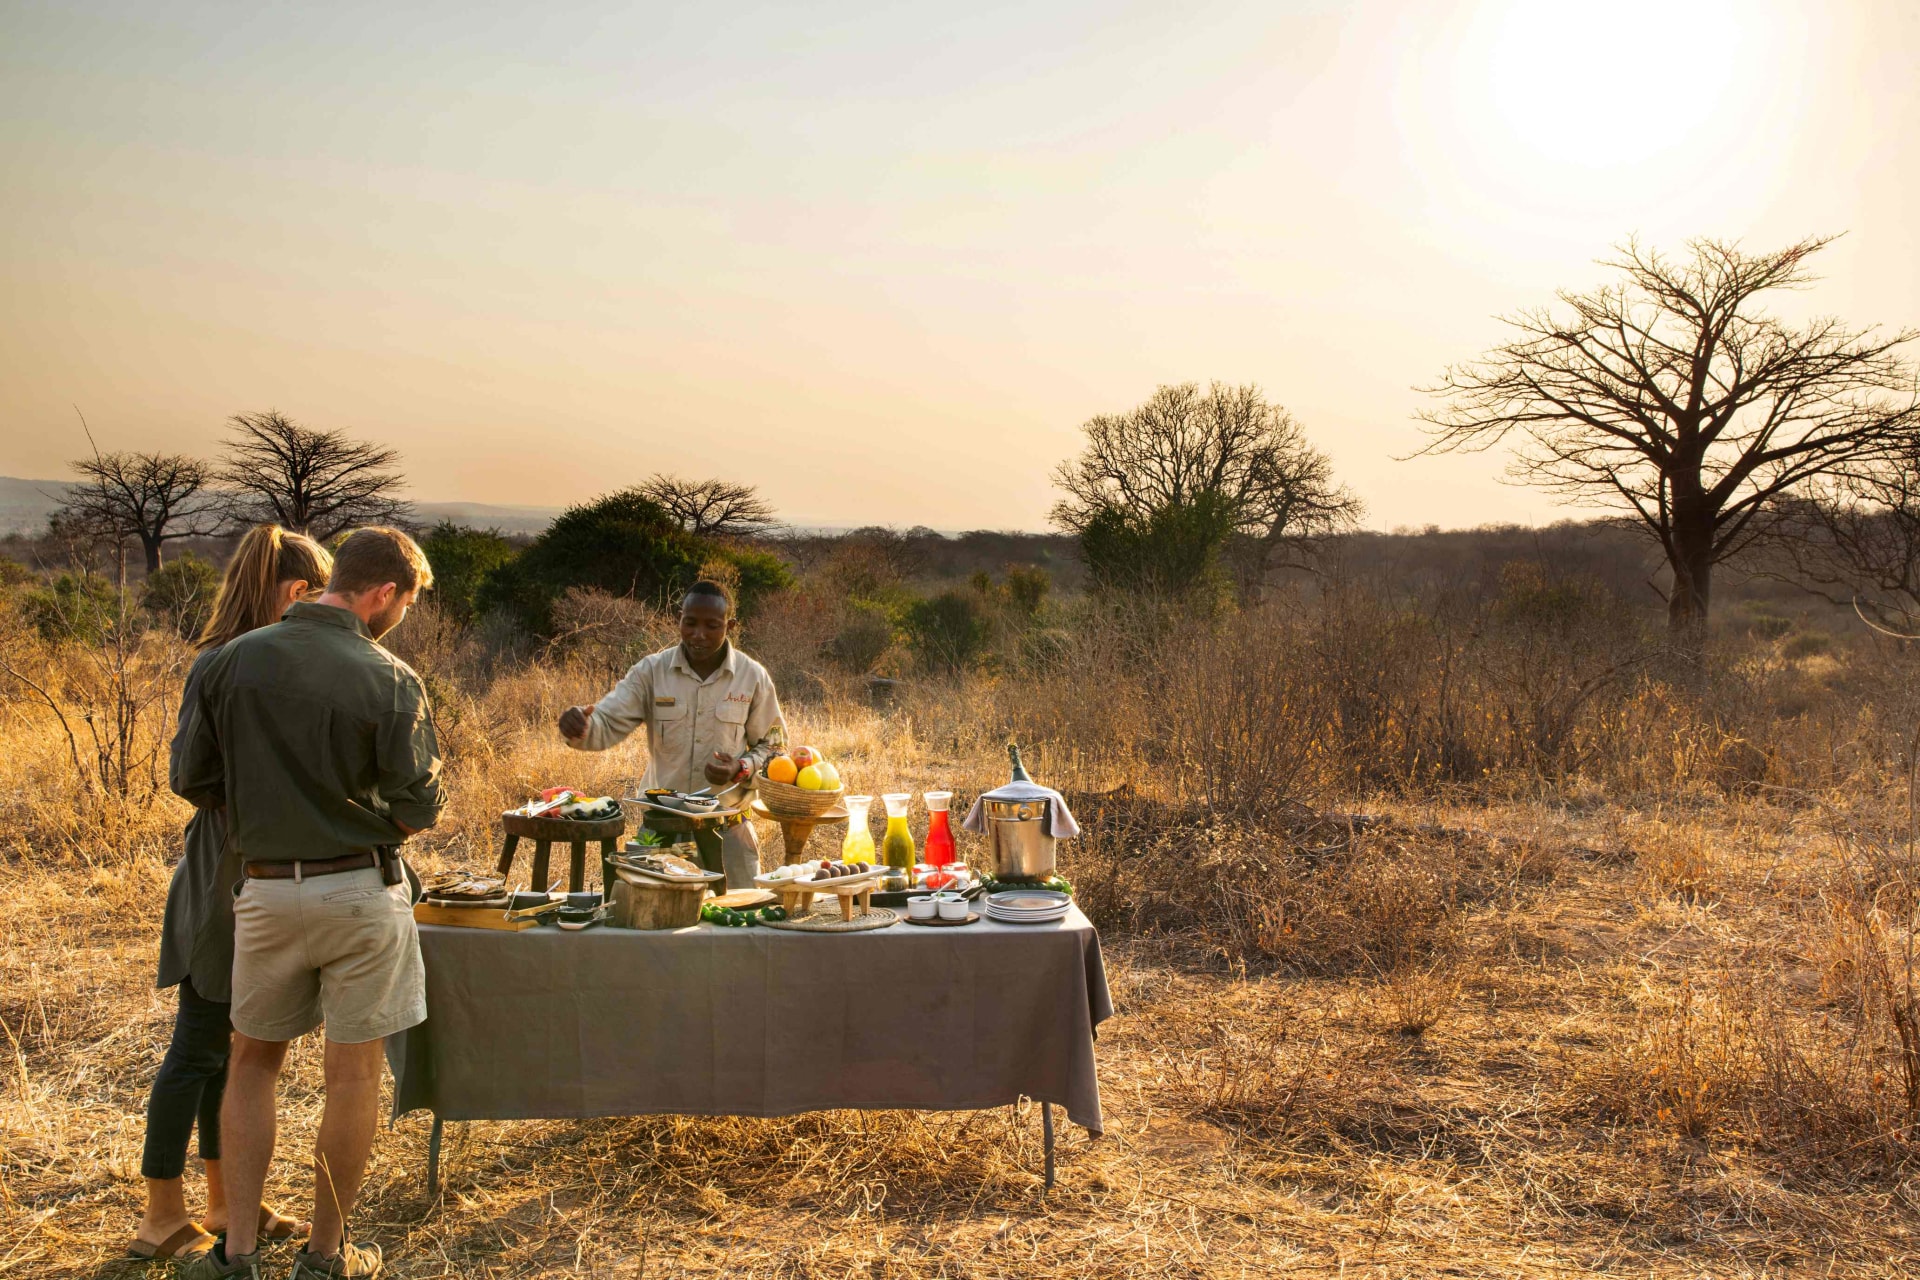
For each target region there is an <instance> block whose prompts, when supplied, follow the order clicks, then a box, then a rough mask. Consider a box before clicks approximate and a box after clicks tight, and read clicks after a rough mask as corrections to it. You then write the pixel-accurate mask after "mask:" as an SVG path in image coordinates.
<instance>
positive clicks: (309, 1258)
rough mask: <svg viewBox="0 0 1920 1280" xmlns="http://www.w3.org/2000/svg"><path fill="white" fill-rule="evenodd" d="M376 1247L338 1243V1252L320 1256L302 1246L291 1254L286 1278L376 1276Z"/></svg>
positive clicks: (315, 1279)
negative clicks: (289, 1273) (290, 1265)
mask: <svg viewBox="0 0 1920 1280" xmlns="http://www.w3.org/2000/svg"><path fill="white" fill-rule="evenodd" d="M380 1266H381V1262H380V1246H379V1245H377V1244H354V1243H352V1242H351V1241H345V1240H343V1241H341V1242H340V1252H338V1253H336V1254H334V1255H333V1256H332V1257H331V1258H323V1257H321V1256H320V1255H319V1254H317V1253H308V1252H307V1251H306V1250H305V1249H302V1250H300V1252H298V1253H296V1254H294V1255H293V1274H292V1275H291V1276H289V1277H288V1280H334V1277H336V1276H355V1277H366V1276H377V1275H379V1274H380Z"/></svg>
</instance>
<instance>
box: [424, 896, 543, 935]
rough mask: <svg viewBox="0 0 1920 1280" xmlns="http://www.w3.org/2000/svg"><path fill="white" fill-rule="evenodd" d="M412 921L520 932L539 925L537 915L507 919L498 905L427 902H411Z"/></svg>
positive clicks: (458, 927) (460, 927) (462, 927)
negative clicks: (484, 905) (447, 904)
mask: <svg viewBox="0 0 1920 1280" xmlns="http://www.w3.org/2000/svg"><path fill="white" fill-rule="evenodd" d="M413 922H414V923H415V924H444V925H451V926H452V927H454V928H456V929H498V930H500V931H502V932H504V933H520V932H522V931H523V930H526V929H537V928H538V927H539V926H540V919H539V917H538V916H533V917H529V918H527V919H524V920H509V919H507V917H506V913H505V912H504V911H503V910H502V909H501V908H499V907H436V906H434V905H433V904H432V903H429V902H416V903H414V904H413Z"/></svg>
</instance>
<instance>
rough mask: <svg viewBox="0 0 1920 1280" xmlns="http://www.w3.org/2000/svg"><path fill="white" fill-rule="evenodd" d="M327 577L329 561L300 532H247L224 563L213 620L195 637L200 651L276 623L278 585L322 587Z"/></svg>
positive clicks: (266, 528) (262, 528) (272, 527)
mask: <svg viewBox="0 0 1920 1280" xmlns="http://www.w3.org/2000/svg"><path fill="white" fill-rule="evenodd" d="M332 572H333V557H332V556H330V555H328V554H327V552H326V549H325V548H324V547H322V546H321V545H320V544H319V543H317V542H315V541H314V540H313V539H312V538H309V537H307V536H306V535H305V534H303V533H289V532H288V531H287V530H285V529H282V528H281V527H280V526H279V525H277V524H263V525H259V526H257V527H256V528H252V529H249V530H247V534H246V536H245V537H243V538H241V539H240V545H239V546H238V547H235V548H234V551H233V559H231V560H229V561H227V572H226V576H225V577H224V578H222V579H221V582H220V594H219V595H218V596H217V597H215V599H214V602H213V616H212V617H210V618H209V619H207V625H206V628H205V629H204V630H202V631H201V633H200V639H199V641H198V643H199V646H200V648H202V649H210V648H212V647H214V646H215V645H222V644H225V643H226V642H227V641H229V640H231V639H233V638H234V637H235V636H239V635H245V634H246V633H247V632H249V631H252V630H253V629H254V628H255V627H264V626H266V625H267V624H268V623H272V622H278V621H279V620H280V619H279V618H278V617H277V616H276V615H275V610H274V605H275V604H276V603H277V601H278V598H279V595H280V584H281V583H283V582H296V581H300V582H305V583H307V584H308V585H309V586H311V587H314V588H316V589H317V588H320V587H324V586H326V584H327V578H328V577H329V576H330V575H331V574H332Z"/></svg>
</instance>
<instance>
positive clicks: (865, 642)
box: [827, 601, 893, 676]
mask: <svg viewBox="0 0 1920 1280" xmlns="http://www.w3.org/2000/svg"><path fill="white" fill-rule="evenodd" d="M892 647H893V619H892V617H891V616H889V615H888V613H887V611H886V610H885V609H884V608H882V607H881V606H879V605H877V604H873V603H871V602H869V601H855V602H853V603H851V604H849V605H848V606H847V617H846V621H845V622H844V623H842V624H841V626H840V629H839V630H838V631H836V632H834V635H833V639H831V640H829V641H828V642H827V656H828V657H830V658H832V659H833V661H834V662H835V663H837V664H838V665H839V666H841V667H843V668H844V669H846V670H847V671H849V672H851V673H852V674H854V675H857V676H862V675H865V674H867V672H869V671H872V670H873V669H874V668H875V667H877V666H879V665H880V659H882V658H884V657H886V655H887V650H888V649H891V648H892Z"/></svg>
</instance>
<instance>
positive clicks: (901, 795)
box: [880, 791, 917, 876]
mask: <svg viewBox="0 0 1920 1280" xmlns="http://www.w3.org/2000/svg"><path fill="white" fill-rule="evenodd" d="M880 801H881V803H882V804H884V805H886V806H887V833H886V834H885V835H883V836H881V837H880V852H881V853H882V854H883V855H885V857H886V860H887V865H888V866H890V867H898V868H899V869H900V870H902V871H904V872H906V873H907V874H908V875H909V876H911V875H912V874H913V858H914V854H915V853H916V852H917V851H916V850H915V848H914V845H913V832H911V831H909V830H907V805H908V804H910V803H912V801H913V793H912V792H909V791H897V792H893V793H891V794H888V795H883V796H881V797H880Z"/></svg>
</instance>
